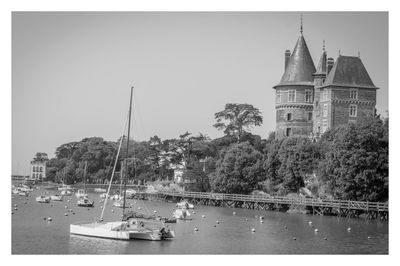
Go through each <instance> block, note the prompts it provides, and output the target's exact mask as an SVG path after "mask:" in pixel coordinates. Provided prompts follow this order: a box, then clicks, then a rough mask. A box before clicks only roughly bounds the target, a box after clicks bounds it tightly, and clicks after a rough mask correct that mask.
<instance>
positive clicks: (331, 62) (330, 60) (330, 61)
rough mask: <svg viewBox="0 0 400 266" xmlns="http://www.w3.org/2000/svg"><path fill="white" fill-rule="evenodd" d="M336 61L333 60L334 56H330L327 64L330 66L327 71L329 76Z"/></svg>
mask: <svg viewBox="0 0 400 266" xmlns="http://www.w3.org/2000/svg"><path fill="white" fill-rule="evenodd" d="M334 63H335V62H334V61H333V58H332V57H329V58H328V61H327V66H328V69H327V73H326V75H327V76H328V74H329V72H331V69H332V67H333V64H334Z"/></svg>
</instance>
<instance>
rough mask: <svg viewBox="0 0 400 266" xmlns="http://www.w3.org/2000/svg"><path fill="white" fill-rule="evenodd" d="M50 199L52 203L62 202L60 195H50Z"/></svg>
mask: <svg viewBox="0 0 400 266" xmlns="http://www.w3.org/2000/svg"><path fill="white" fill-rule="evenodd" d="M50 199H51V200H52V201H63V196H62V195H58V194H55V195H51V196H50Z"/></svg>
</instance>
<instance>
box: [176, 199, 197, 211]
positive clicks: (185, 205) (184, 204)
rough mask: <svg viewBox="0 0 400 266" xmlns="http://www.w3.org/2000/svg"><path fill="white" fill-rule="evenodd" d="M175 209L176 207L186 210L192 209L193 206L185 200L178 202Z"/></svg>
mask: <svg viewBox="0 0 400 266" xmlns="http://www.w3.org/2000/svg"><path fill="white" fill-rule="evenodd" d="M176 207H178V208H186V209H194V205H193V204H191V203H189V202H188V201H186V200H183V201H181V202H178V203H177V204H176Z"/></svg>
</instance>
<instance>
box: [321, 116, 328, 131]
mask: <svg viewBox="0 0 400 266" xmlns="http://www.w3.org/2000/svg"><path fill="white" fill-rule="evenodd" d="M327 130H328V120H326V119H324V120H323V121H322V133H324V132H325V131H327Z"/></svg>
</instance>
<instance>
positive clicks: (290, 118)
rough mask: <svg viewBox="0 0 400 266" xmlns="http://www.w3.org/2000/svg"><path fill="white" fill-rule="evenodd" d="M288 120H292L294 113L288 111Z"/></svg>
mask: <svg viewBox="0 0 400 266" xmlns="http://www.w3.org/2000/svg"><path fill="white" fill-rule="evenodd" d="M286 120H287V121H292V113H288V114H287V115H286Z"/></svg>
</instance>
